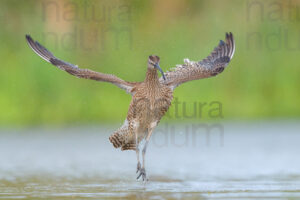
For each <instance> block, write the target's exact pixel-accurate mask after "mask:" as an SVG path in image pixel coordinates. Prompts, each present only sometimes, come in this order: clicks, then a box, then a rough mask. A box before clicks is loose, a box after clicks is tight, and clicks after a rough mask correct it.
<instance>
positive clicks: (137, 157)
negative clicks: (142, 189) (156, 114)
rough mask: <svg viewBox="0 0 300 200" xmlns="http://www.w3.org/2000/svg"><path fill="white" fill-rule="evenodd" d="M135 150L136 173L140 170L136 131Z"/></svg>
mask: <svg viewBox="0 0 300 200" xmlns="http://www.w3.org/2000/svg"><path fill="white" fill-rule="evenodd" d="M135 152H136V159H137V167H136V173H138V172H139V171H140V170H141V162H140V148H139V141H138V133H137V131H136V132H135Z"/></svg>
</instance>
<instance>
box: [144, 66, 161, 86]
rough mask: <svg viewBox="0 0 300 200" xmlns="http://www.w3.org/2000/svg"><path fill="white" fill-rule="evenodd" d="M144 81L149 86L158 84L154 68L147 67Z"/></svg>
mask: <svg viewBox="0 0 300 200" xmlns="http://www.w3.org/2000/svg"><path fill="white" fill-rule="evenodd" d="M145 83H146V84H149V85H150V86H156V85H159V79H158V75H157V70H156V69H151V68H148V70H147V73H146V79H145Z"/></svg>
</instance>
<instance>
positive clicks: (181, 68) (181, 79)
mask: <svg viewBox="0 0 300 200" xmlns="http://www.w3.org/2000/svg"><path fill="white" fill-rule="evenodd" d="M234 51H235V42H234V38H233V35H232V33H229V34H228V33H226V38H225V42H224V41H222V40H221V41H220V43H219V45H218V46H217V47H216V48H215V49H214V50H213V51H212V52H211V54H210V55H209V56H208V57H206V58H205V59H203V60H202V61H197V62H195V61H189V60H188V59H185V64H183V65H177V67H175V68H173V69H172V70H171V71H167V72H165V78H166V80H164V79H163V78H162V77H161V78H160V82H161V83H162V84H165V85H167V86H169V87H170V88H172V89H174V88H176V87H177V86H179V85H180V84H182V83H185V82H188V81H192V80H198V79H203V78H209V77H213V76H216V75H217V74H219V73H221V72H222V71H223V70H224V69H225V67H226V66H227V65H228V63H229V62H230V60H231V59H232V57H233V55H234Z"/></svg>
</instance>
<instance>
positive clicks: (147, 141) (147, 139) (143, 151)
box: [137, 128, 153, 181]
mask: <svg viewBox="0 0 300 200" xmlns="http://www.w3.org/2000/svg"><path fill="white" fill-rule="evenodd" d="M152 131H153V128H151V129H149V130H148V134H147V137H146V142H145V145H144V148H143V150H142V157H143V165H142V168H141V169H140V174H139V175H138V177H137V179H139V178H140V177H141V176H142V179H143V181H147V178H146V170H145V155H146V150H147V146H148V143H149V140H150V137H151V135H152Z"/></svg>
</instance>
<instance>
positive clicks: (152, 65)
mask: <svg viewBox="0 0 300 200" xmlns="http://www.w3.org/2000/svg"><path fill="white" fill-rule="evenodd" d="M159 61H160V58H159V57H158V56H156V55H151V56H149V59H148V68H149V69H157V70H159V71H160V73H161V75H162V76H163V79H164V80H166V78H165V74H164V72H163V70H162V69H161V68H160V66H159Z"/></svg>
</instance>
